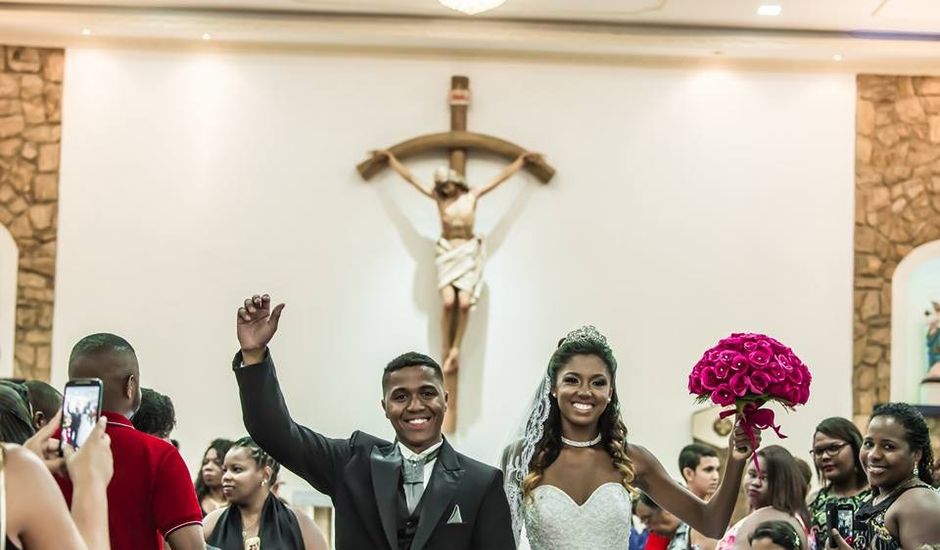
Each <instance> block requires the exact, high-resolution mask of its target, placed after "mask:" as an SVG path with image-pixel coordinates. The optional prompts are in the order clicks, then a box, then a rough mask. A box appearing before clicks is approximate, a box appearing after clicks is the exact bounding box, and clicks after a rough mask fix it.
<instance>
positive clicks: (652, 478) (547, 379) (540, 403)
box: [502, 326, 760, 550]
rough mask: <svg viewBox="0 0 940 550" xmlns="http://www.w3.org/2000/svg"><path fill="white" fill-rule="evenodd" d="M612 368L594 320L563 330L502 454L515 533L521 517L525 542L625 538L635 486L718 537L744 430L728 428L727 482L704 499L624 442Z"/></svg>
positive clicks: (548, 544)
mask: <svg viewBox="0 0 940 550" xmlns="http://www.w3.org/2000/svg"><path fill="white" fill-rule="evenodd" d="M616 374H617V361H616V359H615V358H614V355H613V351H612V350H611V349H610V346H609V345H608V344H607V339H606V338H605V337H604V336H603V335H602V334H601V333H600V332H598V331H597V329H595V328H594V327H592V326H586V327H582V328H580V329H578V330H575V331H573V332H571V333H569V334H568V336H567V337H565V338H564V339H563V340H562V341H561V342H560V343H559V345H558V348H557V349H556V350H555V353H554V354H553V355H552V357H551V360H550V361H549V364H548V369H547V371H546V373H545V376H544V378H543V381H542V384H541V387H540V389H539V391H538V393H537V395H536V399H535V401H534V403H533V405H532V407H531V409H530V412H529V414H528V415H527V417H526V420H525V422H524V425H523V428H522V430H521V433H519V434H518V437H517V438H516V439H515V440H514V441H513V444H512V445H511V446H510V447H509V448H508V449H507V450H506V452H505V453H504V456H503V460H502V462H503V470H504V472H505V483H506V485H505V489H506V495H507V498H508V499H509V505H510V510H511V512H512V519H513V527H514V528H515V530H516V533H517V539H518V534H519V532H520V531H521V528H522V527H523V524H524V526H525V530H526V534H527V536H528V540H529V544H530V546H531V548H532V550H555V549H564V548H615V547H618V546H622V545H623V544H624V542H623V541H626V540H628V539H629V537H630V526H631V499H630V494H631V493H632V492H633V491H634V489H640V490H642V491H643V492H644V493H646V494H648V495H649V496H650V497H651V498H652V499H653V500H654V501H656V502H657V503H658V504H659V505H660V506H661V507H662V508H664V509H666V510H669V511H670V512H671V513H672V514H674V515H676V516H677V517H679V519H681V520H682V521H683V522H685V523H687V524H688V525H690V526H692V528H694V529H695V530H697V531H699V532H700V533H702V534H704V535H706V536H708V537H712V538H719V537H721V535H722V534H723V533H724V531H725V527H727V525H728V522H729V520H730V518H731V513H732V511H733V509H734V505H735V500H736V498H737V493H738V489H739V488H740V485H741V474H742V473H743V471H744V464H745V462H746V461H747V459H748V458H749V457H750V455H751V452H752V450H751V444H750V442H749V439H748V437H747V435H746V434H745V433H744V432H743V431H742V430H741V429H736V430H735V432H734V434H733V435H732V437H731V439H732V449H733V450H732V456H731V458H730V460H729V462H728V466H727V471H726V475H725V480H726V482H724V483H722V485H721V486H720V487H719V488H718V491H717V492H716V493H715V495H714V496H713V497H712V498H711V499H710V500H709V501H708V502H705V501H703V500H701V499H699V498H698V497H696V496H694V495H692V493H690V492H689V491H688V490H687V489H685V488H684V487H682V486H681V485H679V484H678V483H677V482H676V481H674V480H673V479H672V478H671V477H670V476H669V474H668V473H667V472H666V470H665V468H663V466H662V464H661V463H660V462H659V460H657V459H656V457H654V456H653V455H652V454H651V453H650V452H649V451H648V450H646V449H645V448H643V447H641V446H639V445H636V444H633V443H628V442H627V429H626V427H625V426H624V423H623V421H622V420H621V418H620V402H619V400H618V397H617V389H616V384H615V376H616ZM756 438H757V440H758V441H759V438H760V434H759V433H758V434H756Z"/></svg>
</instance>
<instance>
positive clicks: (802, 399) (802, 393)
mask: <svg viewBox="0 0 940 550" xmlns="http://www.w3.org/2000/svg"><path fill="white" fill-rule="evenodd" d="M807 401H809V386H802V387H800V388H799V393H798V395H797V399H796V402H797V403H798V404H800V405H805V404H806V402H807Z"/></svg>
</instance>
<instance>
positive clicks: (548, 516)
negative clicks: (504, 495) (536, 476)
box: [523, 482, 633, 550]
mask: <svg viewBox="0 0 940 550" xmlns="http://www.w3.org/2000/svg"><path fill="white" fill-rule="evenodd" d="M523 516H524V518H525V530H526V534H527V536H528V539H529V547H530V548H531V550H580V549H584V550H626V549H627V548H628V547H629V545H630V526H631V525H632V522H633V515H632V512H631V501H630V493H628V492H627V490H626V489H625V488H624V486H623V485H621V484H620V483H614V482H610V483H605V484H603V485H601V486H600V487H598V488H597V489H595V490H594V492H593V493H592V494H591V496H589V497H588V499H587V500H586V501H584V504H581V505H580V506H579V505H578V504H577V503H576V502H575V501H574V500H572V498H571V497H570V496H568V494H567V493H565V492H564V491H562V490H561V489H559V488H558V487H555V486H554V485H539V486H538V487H536V488H535V489H533V490H532V493H531V499H527V500H526V501H525V504H523Z"/></svg>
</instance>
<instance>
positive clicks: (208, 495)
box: [195, 438, 232, 516]
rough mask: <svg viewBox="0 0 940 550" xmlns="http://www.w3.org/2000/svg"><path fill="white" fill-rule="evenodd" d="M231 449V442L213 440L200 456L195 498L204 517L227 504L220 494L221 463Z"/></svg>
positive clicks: (221, 493) (223, 496)
mask: <svg viewBox="0 0 940 550" xmlns="http://www.w3.org/2000/svg"><path fill="white" fill-rule="evenodd" d="M231 448H232V441H230V440H228V439H221V438H219V439H213V440H212V443H210V444H209V448H208V449H206V452H204V453H203V454H202V464H201V465H200V467H199V475H198V476H197V477H196V484H195V485H196V498H197V499H199V506H200V507H201V508H202V514H203V515H204V516H205V515H208V514H210V513H211V512H214V511H215V510H218V509H219V508H223V507H225V506H226V505H227V504H228V503H227V502H226V501H225V495H224V494H223V492H222V463H223V461H224V460H225V454H226V453H228V450H229V449H231Z"/></svg>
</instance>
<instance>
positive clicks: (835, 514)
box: [826, 502, 855, 547]
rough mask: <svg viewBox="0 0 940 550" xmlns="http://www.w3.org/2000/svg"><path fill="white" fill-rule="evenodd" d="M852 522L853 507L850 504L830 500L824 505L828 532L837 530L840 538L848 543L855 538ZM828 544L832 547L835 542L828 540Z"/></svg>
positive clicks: (853, 515)
mask: <svg viewBox="0 0 940 550" xmlns="http://www.w3.org/2000/svg"><path fill="white" fill-rule="evenodd" d="M854 522H855V508H854V507H853V506H852V505H851V504H845V503H841V504H837V503H835V502H830V503H828V504H827V505H826V527H827V528H828V529H829V532H832V530H833V529H836V530H838V531H839V534H840V535H842V538H843V539H845V541H846V542H848V543H849V544H851V543H852V539H853V538H855V531H854V529H853V525H854ZM829 546H830V547H833V546H835V544H833V543H832V542H831V541H830V543H829Z"/></svg>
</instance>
